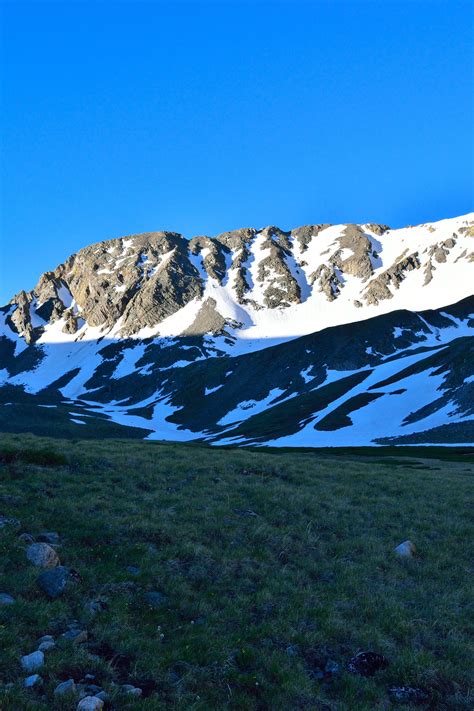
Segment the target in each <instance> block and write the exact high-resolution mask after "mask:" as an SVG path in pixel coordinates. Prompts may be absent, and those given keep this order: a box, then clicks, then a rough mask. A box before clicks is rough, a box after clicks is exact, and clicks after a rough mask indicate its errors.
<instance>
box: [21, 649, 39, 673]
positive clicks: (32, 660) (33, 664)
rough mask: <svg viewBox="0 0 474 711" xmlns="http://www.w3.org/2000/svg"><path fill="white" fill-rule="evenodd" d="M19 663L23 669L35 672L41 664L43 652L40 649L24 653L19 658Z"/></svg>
mask: <svg viewBox="0 0 474 711" xmlns="http://www.w3.org/2000/svg"><path fill="white" fill-rule="evenodd" d="M20 663H21V666H22V667H23V669H24V670H25V671H27V672H35V671H36V670H37V669H40V668H41V667H42V666H43V664H44V654H43V652H40V651H37V652H32V653H31V654H25V656H24V657H22V658H21V659H20Z"/></svg>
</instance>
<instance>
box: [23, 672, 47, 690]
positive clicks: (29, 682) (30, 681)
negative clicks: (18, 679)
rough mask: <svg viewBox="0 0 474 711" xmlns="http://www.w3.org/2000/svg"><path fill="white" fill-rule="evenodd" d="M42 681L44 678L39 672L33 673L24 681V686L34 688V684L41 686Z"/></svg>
mask: <svg viewBox="0 0 474 711" xmlns="http://www.w3.org/2000/svg"><path fill="white" fill-rule="evenodd" d="M42 683H43V679H42V678H41V677H40V675H39V674H32V675H31V676H27V677H26V679H25V680H24V682H23V686H24V687H26V688H27V689H32V688H33V687H34V686H41V684H42Z"/></svg>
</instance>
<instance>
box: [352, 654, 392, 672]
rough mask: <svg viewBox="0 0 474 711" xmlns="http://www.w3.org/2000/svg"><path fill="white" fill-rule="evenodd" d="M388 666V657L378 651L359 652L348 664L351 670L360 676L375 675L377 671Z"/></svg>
mask: <svg viewBox="0 0 474 711" xmlns="http://www.w3.org/2000/svg"><path fill="white" fill-rule="evenodd" d="M387 667H388V659H386V658H385V657H384V656H383V655H382V654H377V653H376V652H359V653H358V654H356V655H355V657H352V659H351V660H350V662H349V664H348V669H349V671H350V672H351V673H352V674H359V675H360V676H373V675H374V674H375V672H377V671H380V670H381V669H386V668H387Z"/></svg>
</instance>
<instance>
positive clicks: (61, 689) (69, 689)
mask: <svg viewBox="0 0 474 711" xmlns="http://www.w3.org/2000/svg"><path fill="white" fill-rule="evenodd" d="M75 691H76V685H75V683H74V679H68V680H67V681H63V682H61V684H58V685H57V687H56V688H55V690H54V693H55V694H56V695H57V696H60V695H62V694H74V693H75Z"/></svg>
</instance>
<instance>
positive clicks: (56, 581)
mask: <svg viewBox="0 0 474 711" xmlns="http://www.w3.org/2000/svg"><path fill="white" fill-rule="evenodd" d="M68 576H69V570H68V568H65V567H64V566H62V565H60V566H58V567H57V568H53V569H52V570H45V571H44V573H41V575H40V576H39V577H38V580H37V584H38V586H39V587H40V588H41V590H42V591H43V592H44V593H46V595H47V596H48V597H50V598H52V599H54V598H56V597H59V596H60V595H62V593H63V592H64V591H65V589H66V584H67V580H68Z"/></svg>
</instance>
